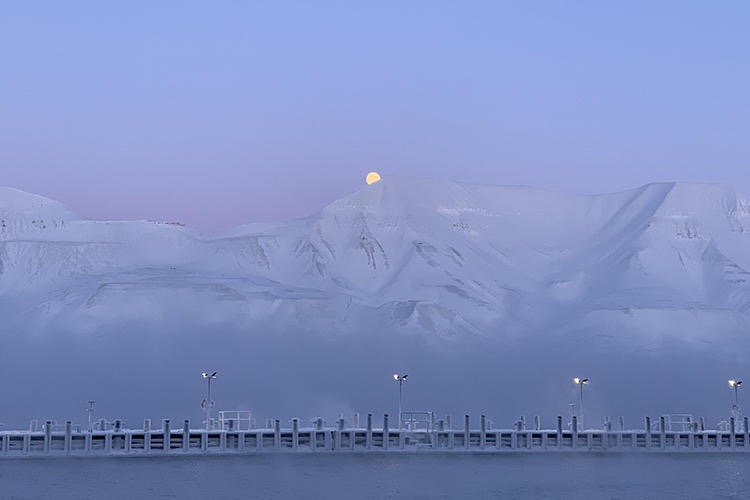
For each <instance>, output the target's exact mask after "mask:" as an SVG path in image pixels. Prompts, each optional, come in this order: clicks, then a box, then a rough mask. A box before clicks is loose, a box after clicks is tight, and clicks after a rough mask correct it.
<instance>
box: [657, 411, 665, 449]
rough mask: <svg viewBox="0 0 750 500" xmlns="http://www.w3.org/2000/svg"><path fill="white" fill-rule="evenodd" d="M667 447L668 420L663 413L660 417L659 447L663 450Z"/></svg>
mask: <svg viewBox="0 0 750 500" xmlns="http://www.w3.org/2000/svg"><path fill="white" fill-rule="evenodd" d="M666 447H667V422H666V420H665V419H664V416H663V415H662V416H661V417H659V448H661V449H662V450H664V449H666Z"/></svg>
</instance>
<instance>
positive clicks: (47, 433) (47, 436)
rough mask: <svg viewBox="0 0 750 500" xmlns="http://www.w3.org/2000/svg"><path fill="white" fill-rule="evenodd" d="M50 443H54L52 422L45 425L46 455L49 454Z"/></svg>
mask: <svg viewBox="0 0 750 500" xmlns="http://www.w3.org/2000/svg"><path fill="white" fill-rule="evenodd" d="M50 443H52V420H47V421H46V422H45V423H44V453H49V450H50Z"/></svg>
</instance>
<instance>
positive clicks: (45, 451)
mask: <svg viewBox="0 0 750 500" xmlns="http://www.w3.org/2000/svg"><path fill="white" fill-rule="evenodd" d="M409 418H410V417H409V416H408V415H407V419H409ZM620 422H621V423H622V420H620ZM290 423H291V427H285V428H282V427H281V422H280V421H279V420H272V421H270V422H267V424H270V425H268V426H267V427H266V428H262V429H251V428H245V426H244V425H232V426H229V425H226V426H223V427H221V428H216V429H193V428H191V427H190V422H189V421H188V420H185V421H184V422H183V423H182V426H181V427H177V428H174V427H173V426H172V424H171V422H170V421H169V420H164V421H163V422H162V426H161V428H159V429H152V428H151V423H150V421H149V420H146V421H144V425H143V428H142V429H127V428H125V427H123V426H122V425H117V426H109V427H108V426H105V427H103V428H101V429H94V430H91V431H89V430H80V428H77V427H76V426H74V425H73V424H72V422H70V421H68V422H66V423H65V424H64V425H62V426H59V425H56V424H55V423H54V422H52V421H47V422H45V423H44V425H42V426H41V430H37V429H36V426H35V425H32V426H30V428H29V429H28V430H22V431H2V432H0V458H3V457H5V458H11V457H35V456H70V455H72V456H75V455H82V456H131V455H181V454H182V455H184V454H214V453H235V454H236V453H263V452H273V451H292V452H293V451H299V452H309V453H318V452H352V451H354V452H357V451H430V450H436V451H459V452H460V451H464V452H466V451H469V452H488V453H493V452H494V453H503V452H510V453H513V452H592V451H595V452H606V451H609V450H613V451H618V452H623V451H656V452H675V451H685V452H693V451H698V452H701V451H702V452H706V451H710V452H716V451H722V452H744V451H748V452H750V433H749V432H748V419H747V417H745V418H744V419H742V421H740V422H736V421H735V419H734V418H732V419H730V420H729V421H728V423H727V425H726V426H724V427H725V429H719V430H705V429H704V428H703V424H702V421H697V422H693V421H692V420H689V421H685V422H682V421H680V423H679V425H675V422H672V423H671V424H670V422H669V420H668V418H666V416H665V417H661V418H659V419H658V420H655V421H654V422H652V419H650V418H649V417H646V418H645V419H644V426H643V428H642V429H631V430H626V429H619V430H612V428H611V427H612V426H611V422H609V420H607V421H606V422H605V425H604V428H603V429H586V430H578V425H577V422H576V418H575V417H573V418H572V421H571V424H570V426H565V427H564V426H563V420H562V417H557V421H556V426H555V428H552V429H543V428H541V424H540V421H539V419H538V418H535V420H534V428H533V429H526V428H525V424H523V421H519V422H517V423H516V425H515V426H514V428H512V429H495V428H493V427H492V426H491V425H489V422H488V420H487V419H486V418H485V416H484V415H482V416H481V417H480V418H479V421H478V424H479V426H478V427H472V426H471V419H470V417H469V416H468V415H466V416H465V417H464V419H463V422H462V425H461V428H458V429H456V428H451V425H450V419H444V420H439V421H437V422H432V421H431V420H430V421H429V425H425V426H423V425H411V426H407V427H408V428H402V429H398V425H396V426H394V427H393V428H391V426H390V425H389V418H388V415H384V416H383V419H382V425H380V426H379V427H375V425H374V424H373V416H372V414H369V415H367V419H366V424H365V425H364V426H363V427H360V426H351V427H347V426H346V424H345V421H344V419H343V418H340V419H339V420H337V422H336V424H335V426H333V427H330V426H325V425H323V423H322V421H320V420H318V421H316V422H315V424H314V425H313V426H312V427H302V426H301V425H300V420H299V419H292V420H291V422H290Z"/></svg>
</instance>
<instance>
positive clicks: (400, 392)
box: [393, 373, 409, 430]
mask: <svg viewBox="0 0 750 500" xmlns="http://www.w3.org/2000/svg"><path fill="white" fill-rule="evenodd" d="M408 377H409V375H399V374H398V373H394V374H393V380H395V381H396V382H398V428H399V430H400V429H401V398H402V395H403V384H404V382H406V379H407V378H408Z"/></svg>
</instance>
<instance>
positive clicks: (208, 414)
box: [201, 372, 218, 430]
mask: <svg viewBox="0 0 750 500" xmlns="http://www.w3.org/2000/svg"><path fill="white" fill-rule="evenodd" d="M217 373H218V372H213V373H208V372H201V377H202V378H204V379H206V381H207V382H208V390H207V393H206V399H204V400H203V408H204V410H205V412H206V430H209V429H210V425H211V423H210V422H211V406H212V405H213V401H211V380H213V379H215V378H216V374H217Z"/></svg>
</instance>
